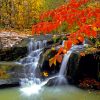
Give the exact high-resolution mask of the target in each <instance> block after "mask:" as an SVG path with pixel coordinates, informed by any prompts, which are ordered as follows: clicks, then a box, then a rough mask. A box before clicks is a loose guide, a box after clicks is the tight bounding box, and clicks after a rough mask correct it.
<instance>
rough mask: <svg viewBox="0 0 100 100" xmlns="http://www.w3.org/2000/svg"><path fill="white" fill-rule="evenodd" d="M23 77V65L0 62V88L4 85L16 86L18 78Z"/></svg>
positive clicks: (18, 81)
mask: <svg viewBox="0 0 100 100" xmlns="http://www.w3.org/2000/svg"><path fill="white" fill-rule="evenodd" d="M23 77H24V74H23V65H20V64H17V63H14V62H0V88H1V87H3V86H4V85H5V86H10V85H12V86H14V85H18V84H19V83H20V78H23Z"/></svg>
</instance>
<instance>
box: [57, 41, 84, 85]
mask: <svg viewBox="0 0 100 100" xmlns="http://www.w3.org/2000/svg"><path fill="white" fill-rule="evenodd" d="M63 45H64V41H63V44H62V46H63ZM83 47H84V45H73V46H72V47H71V49H70V50H69V51H67V53H66V54H65V55H64V58H63V61H62V63H61V67H60V71H59V74H58V79H59V80H58V83H59V84H60V83H63V82H64V83H67V79H66V78H65V76H64V73H65V71H66V75H67V69H68V66H67V63H68V60H69V57H70V55H71V54H72V52H73V51H76V50H80V49H83Z"/></svg>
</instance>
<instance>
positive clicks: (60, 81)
mask: <svg viewBox="0 0 100 100" xmlns="http://www.w3.org/2000/svg"><path fill="white" fill-rule="evenodd" d="M61 85H67V80H66V78H65V77H63V76H54V77H52V78H50V79H49V80H48V82H47V84H46V85H45V86H49V87H50V86H61Z"/></svg>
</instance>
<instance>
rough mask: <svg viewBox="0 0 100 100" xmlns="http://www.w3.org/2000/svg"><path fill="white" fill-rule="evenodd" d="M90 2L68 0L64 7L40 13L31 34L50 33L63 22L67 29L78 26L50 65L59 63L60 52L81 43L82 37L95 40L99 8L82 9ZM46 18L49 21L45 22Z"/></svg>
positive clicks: (86, 0)
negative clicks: (38, 20)
mask: <svg viewBox="0 0 100 100" xmlns="http://www.w3.org/2000/svg"><path fill="white" fill-rule="evenodd" d="M90 1H91V0H70V1H69V2H68V3H67V4H66V5H62V6H60V7H59V8H56V9H53V10H50V11H47V12H44V13H42V14H41V15H40V22H39V23H37V24H36V25H33V26H32V33H33V34H41V33H43V34H47V33H52V31H53V30H55V29H57V28H58V27H59V26H61V25H62V23H63V22H66V23H67V24H68V28H69V29H71V28H73V25H77V26H78V29H77V30H76V31H75V32H73V33H71V34H70V36H69V37H67V38H68V40H66V41H65V43H64V47H62V48H60V49H59V50H58V53H57V55H55V57H53V58H52V59H50V62H51V64H50V65H52V64H53V63H54V62H56V60H57V61H58V62H61V60H62V59H61V56H60V54H61V53H62V52H63V53H66V52H65V51H68V50H69V49H70V48H71V46H72V44H77V43H78V42H79V41H81V42H83V41H84V37H94V38H95V37H96V36H97V28H100V7H95V8H92V7H86V8H84V7H82V6H84V5H86V4H87V3H88V2H90ZM46 18H48V19H50V20H49V21H45V19H46ZM58 56H59V57H58ZM58 58H60V59H58Z"/></svg>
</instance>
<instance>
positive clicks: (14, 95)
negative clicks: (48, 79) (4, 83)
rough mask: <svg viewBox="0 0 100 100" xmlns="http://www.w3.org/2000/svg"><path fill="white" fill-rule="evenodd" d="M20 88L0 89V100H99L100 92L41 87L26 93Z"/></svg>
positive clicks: (66, 87)
mask: <svg viewBox="0 0 100 100" xmlns="http://www.w3.org/2000/svg"><path fill="white" fill-rule="evenodd" d="M21 89H22V88H19V87H17V88H7V89H0V100H100V91H89V90H82V89H79V88H76V87H73V86H62V87H43V88H41V89H40V90H39V91H38V92H36V93H35V92H33V93H31V94H30V95H29V93H28V92H32V90H33V91H35V90H36V88H35V87H34V88H31V91H30V90H27V92H24V91H21Z"/></svg>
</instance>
